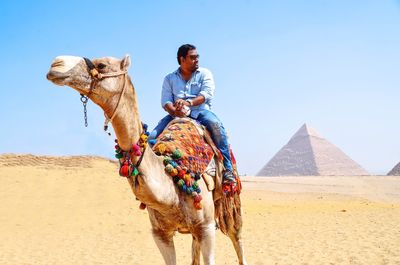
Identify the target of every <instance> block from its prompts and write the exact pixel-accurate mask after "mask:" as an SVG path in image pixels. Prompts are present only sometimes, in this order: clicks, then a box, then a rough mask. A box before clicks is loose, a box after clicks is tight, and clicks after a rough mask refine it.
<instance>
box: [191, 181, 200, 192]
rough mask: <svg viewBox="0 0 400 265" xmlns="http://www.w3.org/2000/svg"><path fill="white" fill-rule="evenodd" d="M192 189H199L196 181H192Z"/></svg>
mask: <svg viewBox="0 0 400 265" xmlns="http://www.w3.org/2000/svg"><path fill="white" fill-rule="evenodd" d="M192 187H193V189H194V190H197V189H198V188H199V183H198V182H197V181H194V182H193V184H192Z"/></svg>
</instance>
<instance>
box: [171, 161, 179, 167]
mask: <svg viewBox="0 0 400 265" xmlns="http://www.w3.org/2000/svg"><path fill="white" fill-rule="evenodd" d="M169 164H170V165H171V166H173V167H174V168H175V167H177V166H178V164H177V163H176V162H175V161H174V160H170V162H169Z"/></svg>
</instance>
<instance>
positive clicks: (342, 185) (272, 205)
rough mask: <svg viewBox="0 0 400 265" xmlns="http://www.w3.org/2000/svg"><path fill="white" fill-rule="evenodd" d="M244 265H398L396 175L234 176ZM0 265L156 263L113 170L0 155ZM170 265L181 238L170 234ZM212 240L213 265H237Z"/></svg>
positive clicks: (223, 244) (186, 250)
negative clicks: (238, 182) (238, 184)
mask: <svg viewBox="0 0 400 265" xmlns="http://www.w3.org/2000/svg"><path fill="white" fill-rule="evenodd" d="M242 179H243V184H244V191H243V193H242V201H243V216H244V227H243V229H244V230H243V237H244V241H245V242H244V243H245V251H246V256H247V260H248V262H249V264H255V265H261V264H400V177H378V176H373V177H279V178H278V177H274V178H271V177H269V178H259V177H257V178H256V177H243V178H242ZM0 201H1V204H0V264H163V261H162V258H161V255H160V253H159V252H158V249H157V247H156V245H155V243H154V242H153V240H152V237H151V234H150V224H149V221H148V214H147V212H146V211H142V210H139V208H138V206H139V202H138V201H136V200H135V197H134V196H133V194H132V192H131V190H130V188H129V186H128V183H127V181H126V180H125V179H123V178H121V177H119V176H118V174H117V165H116V164H115V163H113V162H112V161H108V160H106V159H102V158H98V157H36V156H31V155H19V156H17V155H2V156H0ZM175 245H176V249H177V256H178V264H189V263H190V256H191V253H190V246H191V237H190V236H189V235H181V234H177V236H176V240H175ZM236 261H237V259H236V256H235V253H234V250H233V247H232V245H231V244H230V241H229V240H228V238H226V237H225V236H224V235H223V234H222V233H220V232H219V233H217V250H216V263H217V264H237V262H236Z"/></svg>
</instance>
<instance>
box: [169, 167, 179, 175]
mask: <svg viewBox="0 0 400 265" xmlns="http://www.w3.org/2000/svg"><path fill="white" fill-rule="evenodd" d="M170 175H171V177H175V176H177V175H178V170H176V168H173V169H172V171H171V173H170Z"/></svg>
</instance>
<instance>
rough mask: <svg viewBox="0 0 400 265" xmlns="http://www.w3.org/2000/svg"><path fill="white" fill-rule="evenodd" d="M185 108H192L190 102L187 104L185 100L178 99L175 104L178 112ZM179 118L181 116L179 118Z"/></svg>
mask: <svg viewBox="0 0 400 265" xmlns="http://www.w3.org/2000/svg"><path fill="white" fill-rule="evenodd" d="M183 106H188V107H189V106H190V104H189V102H187V101H186V100H183V99H178V100H176V101H175V103H174V107H175V109H176V110H177V111H181V110H182V108H183ZM178 117H179V116H178Z"/></svg>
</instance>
